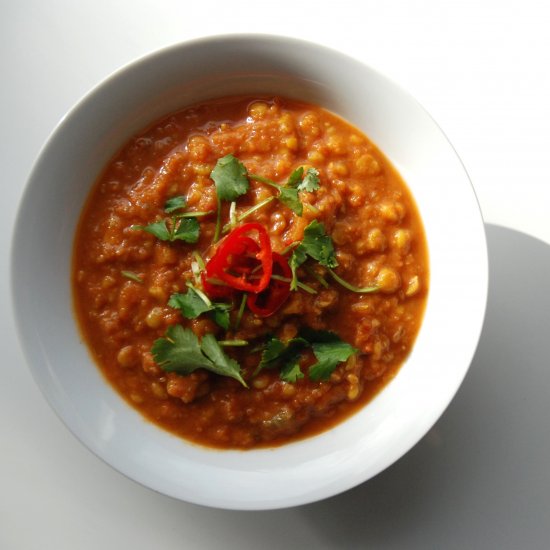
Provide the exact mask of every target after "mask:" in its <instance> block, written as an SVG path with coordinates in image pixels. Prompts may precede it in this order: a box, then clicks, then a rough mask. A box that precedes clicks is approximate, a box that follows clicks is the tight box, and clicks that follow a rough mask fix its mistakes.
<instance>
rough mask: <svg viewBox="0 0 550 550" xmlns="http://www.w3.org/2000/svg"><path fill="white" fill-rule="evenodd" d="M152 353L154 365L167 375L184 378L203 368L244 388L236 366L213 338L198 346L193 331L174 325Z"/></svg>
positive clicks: (159, 340) (157, 341)
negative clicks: (236, 381)
mask: <svg viewBox="0 0 550 550" xmlns="http://www.w3.org/2000/svg"><path fill="white" fill-rule="evenodd" d="M151 352H152V353H153V357H154V359H155V362H156V363H157V365H158V366H159V367H160V368H161V369H163V370H165V371H167V372H177V373H178V374H183V375H186V374H191V373H192V372H193V371H195V370H197V369H201V368H202V369H206V370H209V371H210V372H214V373H216V374H219V375H221V376H229V377H231V378H234V379H235V380H238V381H239V382H240V383H241V384H242V385H243V386H245V387H247V385H246V382H245V381H244V380H243V378H242V376H241V372H240V370H241V369H240V367H239V364H238V363H237V362H236V361H235V360H234V359H231V358H230V357H228V356H227V355H226V354H225V353H224V351H223V350H222V348H221V346H220V345H219V343H218V342H217V340H216V338H215V337H214V336H213V335H212V334H207V335H205V336H204V337H203V339H202V342H201V343H199V339H198V338H197V336H196V335H195V333H194V332H193V331H192V330H190V329H184V328H183V327H182V326H181V325H173V326H171V327H169V328H168V330H167V331H166V336H165V337H164V338H158V339H157V340H155V342H154V343H153V347H152V348H151Z"/></svg>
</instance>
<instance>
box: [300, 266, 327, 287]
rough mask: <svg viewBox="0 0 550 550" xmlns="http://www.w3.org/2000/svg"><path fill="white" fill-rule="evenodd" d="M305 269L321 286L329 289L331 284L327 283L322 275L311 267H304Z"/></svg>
mask: <svg viewBox="0 0 550 550" xmlns="http://www.w3.org/2000/svg"><path fill="white" fill-rule="evenodd" d="M304 269H305V270H306V273H307V274H308V275H310V276H311V277H313V278H314V279H316V280H317V281H318V282H319V284H320V285H321V286H323V287H324V288H328V287H329V284H328V283H327V281H326V280H325V278H324V277H322V276H321V275H319V273H317V272H316V271H315V270H314V269H312V268H311V267H309V266H307V265H305V266H304Z"/></svg>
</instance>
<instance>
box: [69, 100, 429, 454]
mask: <svg viewBox="0 0 550 550" xmlns="http://www.w3.org/2000/svg"><path fill="white" fill-rule="evenodd" d="M230 153H231V154H233V155H234V156H235V157H237V158H238V159H239V160H240V161H242V162H243V163H244V165H245V166H246V168H247V169H248V172H249V173H254V174H259V175H261V176H263V177H267V178H271V179H272V180H275V181H277V182H281V183H284V182H285V181H286V180H287V179H288V177H289V175H290V174H291V172H292V171H293V170H294V169H296V168H298V167H300V166H304V167H305V168H308V167H315V168H316V169H317V170H318V171H319V176H320V188H319V189H318V190H317V191H315V192H312V193H306V192H303V193H300V196H301V199H302V202H303V203H304V204H305V203H308V204H310V205H312V206H313V207H314V208H310V207H307V205H306V208H304V212H303V215H302V216H301V217H300V216H298V215H297V214H295V213H293V212H292V211H291V210H290V209H288V208H286V207H285V206H284V205H281V204H280V203H278V202H277V201H272V202H271V203H269V204H268V205H267V206H265V207H263V208H260V209H258V210H257V211H256V212H255V213H254V214H253V215H252V216H250V218H248V219H247V220H246V221H247V222H248V221H253V222H259V223H260V224H262V225H263V226H264V227H265V228H267V230H268V232H269V236H270V238H271V244H272V248H273V250H274V251H276V252H281V251H283V250H284V249H285V248H286V247H287V246H288V245H290V244H291V243H293V242H295V241H298V240H300V239H302V237H303V233H304V228H305V227H306V226H307V225H308V224H309V223H310V222H311V221H312V220H313V219H317V220H318V221H319V222H322V223H324V225H325V228H326V232H327V234H328V235H330V236H331V237H332V239H333V242H334V247H335V250H336V258H337V260H338V264H339V265H338V267H337V268H336V269H335V271H336V272H337V273H338V275H340V276H341V277H342V278H344V279H345V280H347V281H348V282H350V283H352V284H354V285H357V286H365V285H372V284H374V285H376V286H377V287H378V288H379V290H378V291H377V292H375V293H370V294H361V293H356V292H351V291H349V290H346V289H345V288H343V287H342V286H340V285H339V284H337V283H336V282H335V281H334V280H333V279H331V278H330V277H328V276H327V275H326V273H324V271H323V268H322V267H320V266H318V265H314V266H313V267H314V269H315V270H316V271H317V272H318V274H321V275H323V277H324V279H326V281H327V282H329V283H330V284H329V285H328V288H326V287H325V286H324V285H322V284H321V283H320V282H319V280H318V279H317V278H316V277H315V276H314V275H312V273H311V269H309V270H307V271H306V270H305V269H303V266H302V267H301V268H299V270H298V273H299V275H300V280H301V281H303V282H304V283H307V285H308V286H310V287H311V288H313V289H314V290H315V292H316V293H315V294H309V293H307V292H304V291H302V290H298V291H293V292H292V293H291V294H290V296H289V298H288V299H287V300H286V302H285V303H284V304H283V305H282V306H281V308H280V309H279V310H278V311H277V312H276V313H274V314H273V315H271V316H269V317H264V318H262V317H258V316H256V315H255V314H253V313H252V312H251V311H249V310H248V309H245V311H244V314H243V316H242V319H241V321H240V325H239V327H238V329H237V330H233V329H232V328H231V327H230V330H229V331H228V332H227V333H225V332H224V330H223V329H221V328H220V327H219V326H218V325H216V324H215V323H214V322H213V320H212V319H211V318H210V317H208V316H205V315H201V316H200V317H198V318H197V319H193V320H190V319H185V318H183V316H182V314H181V313H180V312H179V310H176V309H173V308H171V307H169V306H168V305H167V302H168V300H169V298H170V296H171V295H172V294H173V293H175V292H185V290H186V281H190V280H193V275H192V265H191V264H192V262H193V254H192V253H193V251H195V250H196V251H199V252H200V253H201V255H202V256H203V257H204V258H205V259H208V258H209V257H211V255H212V254H213V250H214V248H213V247H212V246H211V244H212V237H213V234H214V227H215V221H216V216H215V215H212V216H206V217H204V218H201V219H200V227H201V234H200V239H199V241H198V243H197V244H187V243H184V242H175V243H169V242H162V241H160V240H159V239H157V238H156V237H155V236H153V235H151V234H149V233H147V232H144V231H136V230H135V229H132V226H133V225H136V224H138V225H146V224H149V223H151V222H153V221H155V220H160V219H164V218H165V216H166V214H165V212H164V206H165V202H166V200H167V199H169V198H171V197H174V196H179V195H184V196H186V198H187V208H188V209H189V210H191V211H193V210H196V211H210V210H212V211H215V210H216V205H217V199H216V190H215V186H214V182H213V181H212V179H211V178H210V173H211V171H212V169H213V168H214V166H215V164H216V162H217V160H218V159H219V158H221V157H224V156H225V155H227V154H230ZM275 193H276V190H274V189H273V188H272V187H270V186H267V185H264V184H263V183H261V182H257V181H253V180H250V191H249V192H248V193H247V194H246V195H245V196H243V197H241V198H239V200H238V201H237V214H239V213H242V212H244V211H245V210H247V209H248V208H250V207H251V206H253V205H254V204H257V203H259V202H260V201H262V200H264V199H266V198H268V197H270V196H272V195H273V194H275ZM228 215H229V214H228V205H227V204H224V206H223V218H224V220H225V221H227V219H228ZM125 272H131V273H132V274H135V275H137V277H138V279H139V280H133V279H132V278H128V274H127V273H126V274H125ZM73 287H74V288H73V290H74V300H75V307H76V312H77V317H78V320H79V323H80V327H81V331H82V334H83V337H84V339H85V341H86V342H87V344H88V346H89V348H90V349H91V352H92V354H93V356H94V358H95V360H96V362H97V364H98V365H99V367H100V369H101V370H102V372H103V374H104V375H105V377H106V378H107V379H108V380H109V382H110V383H111V384H112V385H113V386H114V388H116V390H117V391H118V392H119V393H120V395H121V396H122V397H124V399H126V400H127V402H128V403H130V404H131V405H132V406H133V407H135V408H136V409H137V410H138V411H140V413H142V414H143V415H144V416H145V417H146V418H147V419H149V420H150V421H152V422H154V423H155V424H157V425H158V426H161V427H162V428H165V429H167V430H169V431H170V432H172V433H175V434H177V435H179V436H181V437H183V438H185V439H188V440H190V441H193V442H195V443H199V444H202V445H206V446H210V447H217V448H241V449H248V448H254V447H265V446H277V445H281V444H283V443H287V442H289V441H292V440H296V439H301V438H304V437H308V436H311V435H314V434H317V433H319V432H322V431H324V430H327V429H329V428H331V427H333V426H334V425H335V424H337V423H339V422H341V421H342V420H344V419H345V418H346V417H348V416H349V415H350V414H352V413H353V412H355V411H357V410H358V409H359V408H360V407H363V406H364V405H365V404H366V403H367V402H368V401H369V400H370V399H372V397H373V396H374V395H375V394H376V393H377V392H378V391H380V389H381V388H382V387H383V386H384V385H385V384H387V383H388V382H389V381H390V380H391V379H392V377H394V376H395V374H396V373H397V371H398V369H399V366H400V365H401V364H402V363H403V361H404V360H405V358H406V357H407V355H408V354H409V353H410V351H411V347H412V346H413V343H414V340H415V337H416V335H417V333H418V330H419V327H420V324H421V320H422V315H423V311H424V306H425V302H426V296H427V288H428V256H427V248H426V242H425V236H424V232H423V227H422V222H421V220H420V218H419V214H418V211H417V209H416V207H415V204H414V201H413V199H412V197H411V195H410V193H409V191H408V189H407V187H406V186H405V184H404V182H403V181H402V180H401V178H400V176H399V175H398V174H397V172H396V171H395V170H394V168H393V167H392V166H391V165H390V163H389V162H388V161H387V160H386V158H385V157H384V156H383V154H382V153H381V152H380V151H379V150H378V149H377V148H376V147H375V146H374V145H373V144H372V143H371V142H370V141H369V140H368V138H367V137H366V136H364V135H363V134H361V133H360V132H359V131H358V130H357V129H355V128H354V127H353V126H351V125H350V124H349V123H347V122H345V121H343V120H342V119H340V118H338V117H337V116H335V115H333V114H331V113H329V112H327V111H326V110H323V109H322V108H320V107H318V106H314V105H308V104H303V103H298V102H296V101H293V100H288V99H283V98H278V97H277V98H265V97H262V98H254V97H237V98H224V99H221V100H216V101H210V102H207V103H203V104H199V105H195V106H193V107H191V108H187V109H185V110H182V111H180V112H177V113H174V114H172V115H170V116H168V117H166V118H164V119H162V120H160V121H157V122H156V123H154V124H153V125H151V126H150V127H149V128H148V129H146V130H145V131H143V132H142V133H141V134H140V135H138V136H136V137H134V138H133V139H131V140H130V141H129V142H128V143H127V144H126V145H125V146H124V147H123V148H122V149H121V150H120V151H119V152H118V153H117V154H116V156H115V157H114V158H113V159H112V160H111V162H110V163H109V164H108V166H107V167H106V168H105V170H104V172H103V174H102V175H101V177H100V178H99V180H98V181H97V184H96V185H95V187H94V188H93V191H92V193H91V195H90V197H89V199H88V201H87V203H86V206H85V208H84V211H83V213H82V216H81V220H80V224H79V229H78V232H77V236H76V240H75V249H74V270H73ZM234 305H235V307H234V308H233V311H232V313H231V320H232V325H233V324H234V323H235V320H236V316H237V310H238V306H239V304H238V303H237V304H234ZM175 324H181V325H182V326H183V327H188V328H190V329H191V330H192V331H193V332H194V333H195V334H196V335H197V336H198V337H199V339H200V338H201V337H202V336H203V335H204V334H207V333H213V334H214V335H216V337H217V338H218V339H230V338H235V339H236V338H238V339H244V340H246V341H249V342H256V343H258V342H260V343H261V342H262V341H265V339H266V337H267V335H274V336H277V337H278V338H280V339H281V340H282V341H287V340H289V339H290V338H293V337H295V336H296V335H297V334H298V332H299V331H300V329H301V327H310V328H312V329H318V330H320V329H323V330H330V331H333V332H335V333H336V334H337V335H338V336H339V337H340V338H341V339H342V340H344V341H345V342H347V343H349V344H351V345H352V346H354V347H355V348H356V349H357V350H358V352H357V353H356V354H354V355H352V356H351V357H350V358H349V359H348V360H347V361H345V362H341V363H340V364H339V365H338V366H337V368H336V370H335V371H334V372H333V373H332V374H331V376H330V378H329V379H328V380H326V381H314V380H310V379H309V377H308V375H307V370H308V369H307V367H308V365H311V363H312V362H313V361H314V360H315V358H314V357H313V354H311V353H307V352H306V353H304V354H303V356H302V360H301V366H302V371H303V372H304V373H305V376H304V378H302V379H298V380H297V381H296V382H293V383H291V382H285V381H283V380H281V378H280V374H279V371H278V369H263V370H261V371H260V372H259V373H254V371H255V370H256V367H257V365H258V363H259V361H260V358H261V349H259V348H260V347H261V346H258V345H256V346H248V347H246V348H227V349H226V352H227V354H228V355H230V356H231V357H233V358H235V359H236V360H237V361H238V362H239V363H240V365H241V368H242V373H243V377H244V378H245V380H246V381H247V383H248V385H249V388H248V389H247V388H245V387H243V386H242V385H241V384H239V382H238V381H236V380H234V379H232V378H228V377H223V376H219V375H216V374H213V373H210V372H207V371H205V370H203V369H199V370H196V371H195V372H193V373H192V374H190V375H179V374H175V373H173V372H165V371H164V370H163V369H162V368H160V367H159V366H158V365H157V364H156V363H155V360H154V358H153V355H152V353H151V347H152V345H153V342H154V341H155V340H156V339H158V338H162V337H163V336H164V335H165V333H166V330H167V328H168V327H170V326H171V325H175Z"/></svg>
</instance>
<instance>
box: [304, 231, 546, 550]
mask: <svg viewBox="0 0 550 550" xmlns="http://www.w3.org/2000/svg"><path fill="white" fill-rule="evenodd" d="M486 233H487V241H488V250H489V271H490V278H489V296H488V304H487V314H486V318H485V322H484V325H483V330H482V334H481V338H480V342H479V345H478V348H477V351H476V354H475V356H474V359H473V362H472V365H471V368H470V370H469V372H468V375H467V376H466V379H465V381H464V383H463V385H462V386H461V388H460V390H459V392H458V393H457V395H456V397H455V399H454V400H453V402H452V403H451V405H450V406H449V408H448V409H447V411H446V412H445V413H444V415H443V416H442V417H441V419H440V420H439V421H438V422H437V423H436V425H435V426H434V427H433V429H432V430H431V431H430V432H429V433H428V434H427V435H426V436H425V437H424V438H423V439H422V440H421V441H420V442H419V443H418V444H417V445H416V446H415V447H414V448H413V449H412V450H411V451H410V452H409V453H408V454H407V455H405V456H404V457H403V458H402V459H401V460H399V461H398V462H397V463H395V464H394V465H393V466H392V467H390V468H388V469H387V470H386V471H384V472H382V473H381V474H379V475H378V476H377V477H375V478H373V479H371V480H370V481H368V482H366V483H364V484H362V485H361V486H359V487H357V488H355V489H353V490H350V491H348V492H346V493H344V494H342V495H339V496H336V497H333V498H331V499H328V500H325V501H322V502H318V503H314V504H310V505H307V506H303V507H301V508H296V509H294V510H295V512H294V513H298V514H300V516H301V517H302V518H303V520H304V521H306V522H308V523H311V524H312V529H313V530H315V531H317V532H318V533H319V534H320V535H321V536H320V540H321V541H323V544H324V545H323V546H322V547H323V548H346V549H351V548H365V547H369V548H370V547H374V548H380V547H383V548H407V549H414V548H423V549H424V548H428V547H429V548H446V549H450V548H500V549H505V548H510V549H512V548H513V549H516V548H522V547H523V548H527V547H528V548H530V549H533V548H541V549H542V548H548V541H549V540H550V431H549V429H548V426H549V424H548V423H549V419H550V399H549V396H550V359H549V344H550V330H549V328H550V246H548V245H547V244H546V243H544V242H542V241H539V240H537V239H535V238H533V237H530V236H528V235H525V234H522V233H520V232H517V231H514V230H511V229H507V228H504V227H499V226H495V225H486ZM463 292H464V293H467V292H468V283H467V281H465V282H464V287H463ZM449 315H452V312H449ZM449 353H450V354H451V353H453V350H449ZM443 360H444V358H443ZM442 368H444V363H443V364H442Z"/></svg>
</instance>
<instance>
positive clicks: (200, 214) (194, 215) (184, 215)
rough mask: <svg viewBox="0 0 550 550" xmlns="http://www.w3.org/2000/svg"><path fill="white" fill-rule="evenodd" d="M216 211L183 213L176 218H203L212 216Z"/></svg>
mask: <svg viewBox="0 0 550 550" xmlns="http://www.w3.org/2000/svg"><path fill="white" fill-rule="evenodd" d="M214 212H215V210H207V211H206V212H182V213H181V214H176V215H175V216H174V217H175V218H202V217H203V216H210V214H213V213H214Z"/></svg>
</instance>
